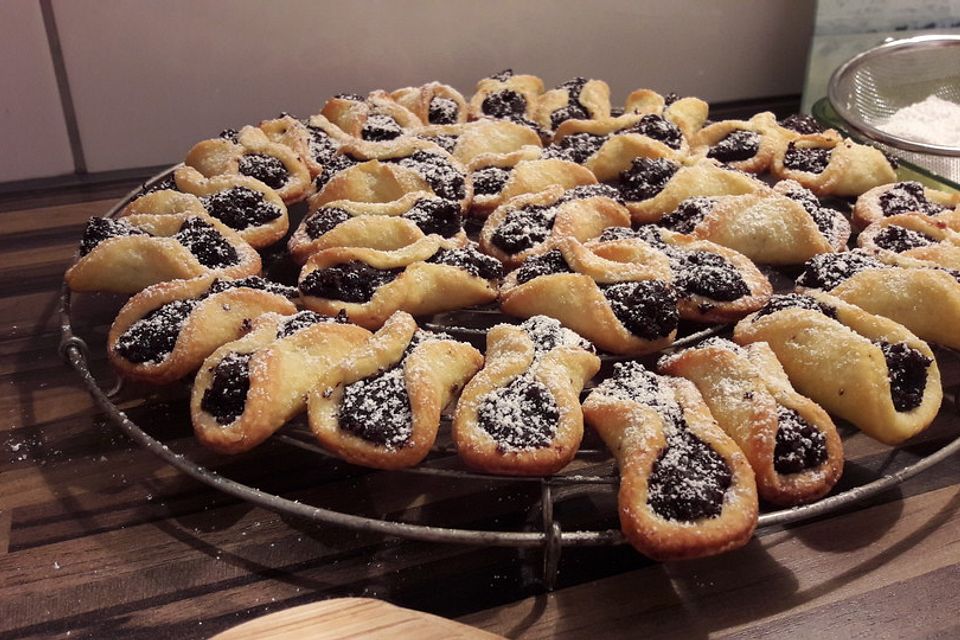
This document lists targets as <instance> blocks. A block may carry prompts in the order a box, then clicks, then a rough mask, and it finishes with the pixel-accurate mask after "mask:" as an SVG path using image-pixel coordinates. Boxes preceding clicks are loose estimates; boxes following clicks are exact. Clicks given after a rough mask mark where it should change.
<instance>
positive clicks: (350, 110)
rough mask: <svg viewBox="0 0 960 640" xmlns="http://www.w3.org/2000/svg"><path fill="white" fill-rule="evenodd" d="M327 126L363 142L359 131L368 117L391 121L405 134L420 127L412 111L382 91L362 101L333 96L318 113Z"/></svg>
mask: <svg viewBox="0 0 960 640" xmlns="http://www.w3.org/2000/svg"><path fill="white" fill-rule="evenodd" d="M320 115H322V116H324V117H325V118H327V120H329V121H330V122H331V123H333V124H335V125H336V126H338V127H339V128H340V129H341V130H342V131H343V132H344V133H346V134H347V135H349V136H353V137H354V138H357V139H361V140H362V139H363V128H364V125H366V124H367V121H368V120H369V119H370V118H371V117H376V116H382V117H387V118H391V119H392V120H393V121H394V122H396V123H397V125H399V126H400V128H401V129H403V131H404V133H409V132H410V131H413V130H414V129H417V128H419V127H422V126H423V121H421V120H420V118H418V117H417V116H416V115H415V114H414V113H413V112H412V111H410V110H409V109H407V108H406V107H404V106H403V105H401V104H399V103H397V102H395V101H394V100H393V99H392V98H391V97H390V95H389V94H388V93H387V92H386V91H373V92H371V93H370V95H369V96H367V99H366V100H364V101H357V100H354V99H352V98H344V97H333V98H330V99H329V100H327V102H326V103H325V104H324V105H323V109H321V111H320Z"/></svg>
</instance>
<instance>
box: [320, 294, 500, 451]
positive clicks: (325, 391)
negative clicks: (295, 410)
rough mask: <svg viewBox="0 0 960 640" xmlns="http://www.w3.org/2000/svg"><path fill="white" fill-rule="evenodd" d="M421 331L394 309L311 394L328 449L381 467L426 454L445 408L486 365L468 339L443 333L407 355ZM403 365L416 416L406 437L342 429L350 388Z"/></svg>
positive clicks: (405, 385)
mask: <svg viewBox="0 0 960 640" xmlns="http://www.w3.org/2000/svg"><path fill="white" fill-rule="evenodd" d="M416 331H417V325H416V323H415V322H414V320H413V318H412V317H411V316H410V315H409V314H406V313H402V312H399V313H397V314H395V315H394V316H393V317H391V318H390V319H389V320H388V321H387V322H386V323H385V324H384V325H383V328H382V329H380V330H379V331H378V332H377V333H376V334H375V335H374V336H373V338H372V339H370V340H369V341H368V342H367V343H366V344H365V345H364V346H362V347H361V348H359V349H357V350H355V351H354V352H353V354H352V355H351V357H350V358H348V359H346V360H344V361H343V362H342V364H341V365H340V366H338V367H337V368H336V369H334V370H333V371H331V372H330V373H329V374H328V375H327V376H325V377H324V379H323V381H322V382H321V384H320V385H318V386H317V388H315V389H314V390H313V391H312V392H311V393H310V397H309V401H308V404H309V418H310V428H311V430H312V431H313V433H314V435H315V436H316V437H317V439H318V440H319V441H320V443H321V444H322V445H323V446H324V447H325V448H327V449H329V450H330V451H332V452H333V453H335V454H336V455H338V456H339V457H341V458H343V459H344V460H346V461H348V462H351V463H353V464H359V465H363V466H366V467H374V468H377V469H402V468H405V467H411V466H413V465H415V464H417V463H419V462H420V461H421V460H423V458H424V457H426V455H427V453H429V451H430V448H431V447H432V446H433V443H434V441H435V440H436V436H437V430H438V428H439V425H440V414H441V412H442V411H443V408H444V407H445V406H446V405H448V404H449V403H450V401H451V400H452V399H453V398H454V396H455V395H456V394H457V392H458V391H459V389H460V388H462V387H463V385H464V384H465V383H466V382H467V380H469V379H470V377H471V376H473V374H474V373H476V372H477V370H478V369H479V368H480V367H481V366H482V364H483V356H482V355H481V354H480V352H479V351H477V350H476V349H474V348H473V347H471V346H470V345H468V344H465V343H462V342H455V341H453V340H449V339H440V338H428V339H426V340H424V341H422V342H420V343H419V344H418V345H417V346H415V347H414V348H413V349H412V350H410V352H409V354H406V353H405V351H406V349H407V348H408V345H409V344H410V342H411V340H412V339H413V338H414V334H415V333H416ZM398 366H399V367H402V368H403V373H402V376H403V388H404V390H405V392H406V393H407V396H408V399H409V404H410V418H411V419H410V424H409V435H408V436H407V437H406V438H405V439H404V440H403V442H402V443H400V444H398V445H396V444H393V443H391V444H380V443H377V442H374V441H371V440H368V439H365V438H363V437H361V436H360V435H358V434H354V433H350V432H349V431H346V430H344V429H342V428H341V426H340V418H339V415H340V408H341V405H342V403H343V399H344V395H345V393H346V388H347V387H348V386H349V385H351V384H353V383H355V382H358V381H360V380H364V379H367V378H370V377H372V376H376V375H378V374H379V373H382V372H385V371H389V370H390V369H393V368H395V367H398Z"/></svg>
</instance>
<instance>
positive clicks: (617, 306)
mask: <svg viewBox="0 0 960 640" xmlns="http://www.w3.org/2000/svg"><path fill="white" fill-rule="evenodd" d="M671 278H672V272H671V269H670V261H669V259H668V258H667V257H666V255H664V254H663V253H662V252H661V251H659V250H657V249H654V248H652V247H650V246H649V245H647V244H646V243H644V242H643V241H641V240H638V239H624V240H617V241H614V242H603V243H595V244H592V245H589V246H588V245H584V244H582V243H581V242H580V241H578V240H577V239H576V238H562V239H560V240H558V241H557V243H556V244H555V245H554V248H553V249H551V250H549V251H547V252H545V253H542V254H539V255H536V256H531V257H530V258H527V260H526V261H525V262H524V263H523V264H522V265H521V266H520V268H519V269H517V270H516V271H513V272H512V273H510V274H508V275H507V277H506V279H505V280H504V282H503V286H502V287H501V289H500V308H501V310H502V311H503V312H504V313H507V314H509V315H512V316H517V317H520V318H530V317H532V316H535V315H545V316H549V317H551V318H556V319H557V320H559V321H560V322H562V323H563V325H564V326H566V327H568V328H570V329H572V330H574V331H576V332H577V333H579V334H580V335H581V336H583V337H584V338H586V339H587V340H590V341H591V342H592V343H594V344H595V345H597V346H598V347H600V348H601V349H604V350H606V351H610V352H612V353H620V354H627V355H640V354H645V353H652V352H654V351H657V350H659V349H662V348H664V347H666V346H667V345H669V344H670V343H671V342H673V339H674V337H675V336H676V333H677V322H678V320H679V318H680V312H679V310H678V308H677V303H678V293H677V290H676V288H675V287H674V286H673V284H672V283H671Z"/></svg>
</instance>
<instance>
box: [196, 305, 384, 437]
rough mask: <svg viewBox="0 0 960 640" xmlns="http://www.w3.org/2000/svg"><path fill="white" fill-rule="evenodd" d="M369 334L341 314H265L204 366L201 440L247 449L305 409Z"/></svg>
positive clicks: (199, 393) (199, 395)
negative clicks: (313, 392) (317, 389)
mask: <svg viewBox="0 0 960 640" xmlns="http://www.w3.org/2000/svg"><path fill="white" fill-rule="evenodd" d="M369 339H370V332H369V331H366V330H365V329H361V328H360V327H358V326H355V325H352V324H349V323H348V322H347V321H346V318H345V317H343V316H341V317H338V318H327V317H324V316H321V315H319V314H316V313H313V312H312V311H301V312H300V313H298V314H296V315H292V316H284V315H280V314H277V313H267V314H264V315H262V316H260V317H259V318H257V319H256V320H254V321H253V323H252V326H251V331H250V333H248V334H247V335H246V336H244V337H243V338H240V339H239V340H237V341H235V342H230V343H228V344H225V345H223V346H222V347H220V348H219V349H217V350H216V351H214V352H213V354H212V355H211V356H210V357H209V358H207V359H206V360H205V361H204V362H203V366H201V367H200V371H199V372H198V373H197V377H196V379H195V380H194V383H193V392H192V394H191V396H190V416H191V418H192V420H193V429H194V433H195V434H196V436H197V439H198V440H200V442H201V443H203V444H204V445H206V446H207V447H210V448H211V449H214V450H215V451H219V452H221V453H241V452H243V451H249V450H250V449H252V448H253V447H255V446H257V445H258V444H260V443H261V442H263V441H264V440H266V439H267V438H269V437H270V436H271V435H273V433H275V432H276V431H277V430H278V429H279V428H280V427H282V426H283V425H284V424H285V423H286V422H287V421H288V420H290V419H291V418H293V417H294V416H296V415H297V414H299V413H302V412H303V411H304V410H306V408H307V395H308V394H309V393H310V391H311V390H313V388H314V387H315V386H316V385H317V384H318V383H319V382H320V381H321V380H322V379H324V377H325V376H326V375H327V374H328V373H329V372H330V371H331V370H333V369H334V368H335V367H336V366H337V365H338V364H339V363H340V362H341V361H342V360H343V359H344V358H346V357H347V356H348V355H350V354H352V353H354V352H355V351H356V350H357V349H358V348H359V347H360V346H361V345H362V344H364V343H365V342H366V341H367V340H369Z"/></svg>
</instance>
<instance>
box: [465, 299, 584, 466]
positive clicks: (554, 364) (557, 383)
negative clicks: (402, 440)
mask: <svg viewBox="0 0 960 640" xmlns="http://www.w3.org/2000/svg"><path fill="white" fill-rule="evenodd" d="M594 351H595V350H594V348H593V346H592V345H591V344H590V343H589V342H587V341H586V340H584V339H583V338H581V337H580V336H578V335H577V334H576V333H574V332H573V331H570V330H569V329H565V328H564V327H563V326H561V324H560V323H559V322H558V321H556V320H554V319H552V318H547V317H544V316H534V317H532V318H530V319H529V320H526V321H525V322H524V323H523V324H521V325H519V326H516V325H508V324H499V325H497V326H495V327H493V328H492V329H490V330H489V331H488V332H487V356H486V361H485V363H484V367H483V369H482V370H481V371H480V373H478V374H477V375H476V376H474V378H473V379H472V380H471V381H470V382H469V383H468V384H467V386H466V387H465V388H464V390H463V394H462V395H461V396H460V401H459V403H458V404H457V412H456V415H455V416H454V419H453V439H454V442H455V443H456V446H457V453H458V454H459V455H460V458H461V459H462V460H463V461H464V462H465V463H466V464H467V466H469V467H471V468H474V469H479V470H481V471H486V472H488V473H496V474H503V475H550V474H553V473H557V472H558V471H560V470H561V469H563V468H564V467H565V466H567V464H568V463H569V462H570V461H571V460H572V459H573V457H574V455H576V453H577V450H578V449H579V448H580V440H581V439H582V438H583V415H582V414H581V412H580V391H581V390H582V389H583V385H584V384H586V382H587V381H588V380H589V379H590V378H592V377H593V376H594V374H596V373H597V371H599V370H600V359H599V358H598V357H597V356H596V354H595V353H594Z"/></svg>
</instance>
